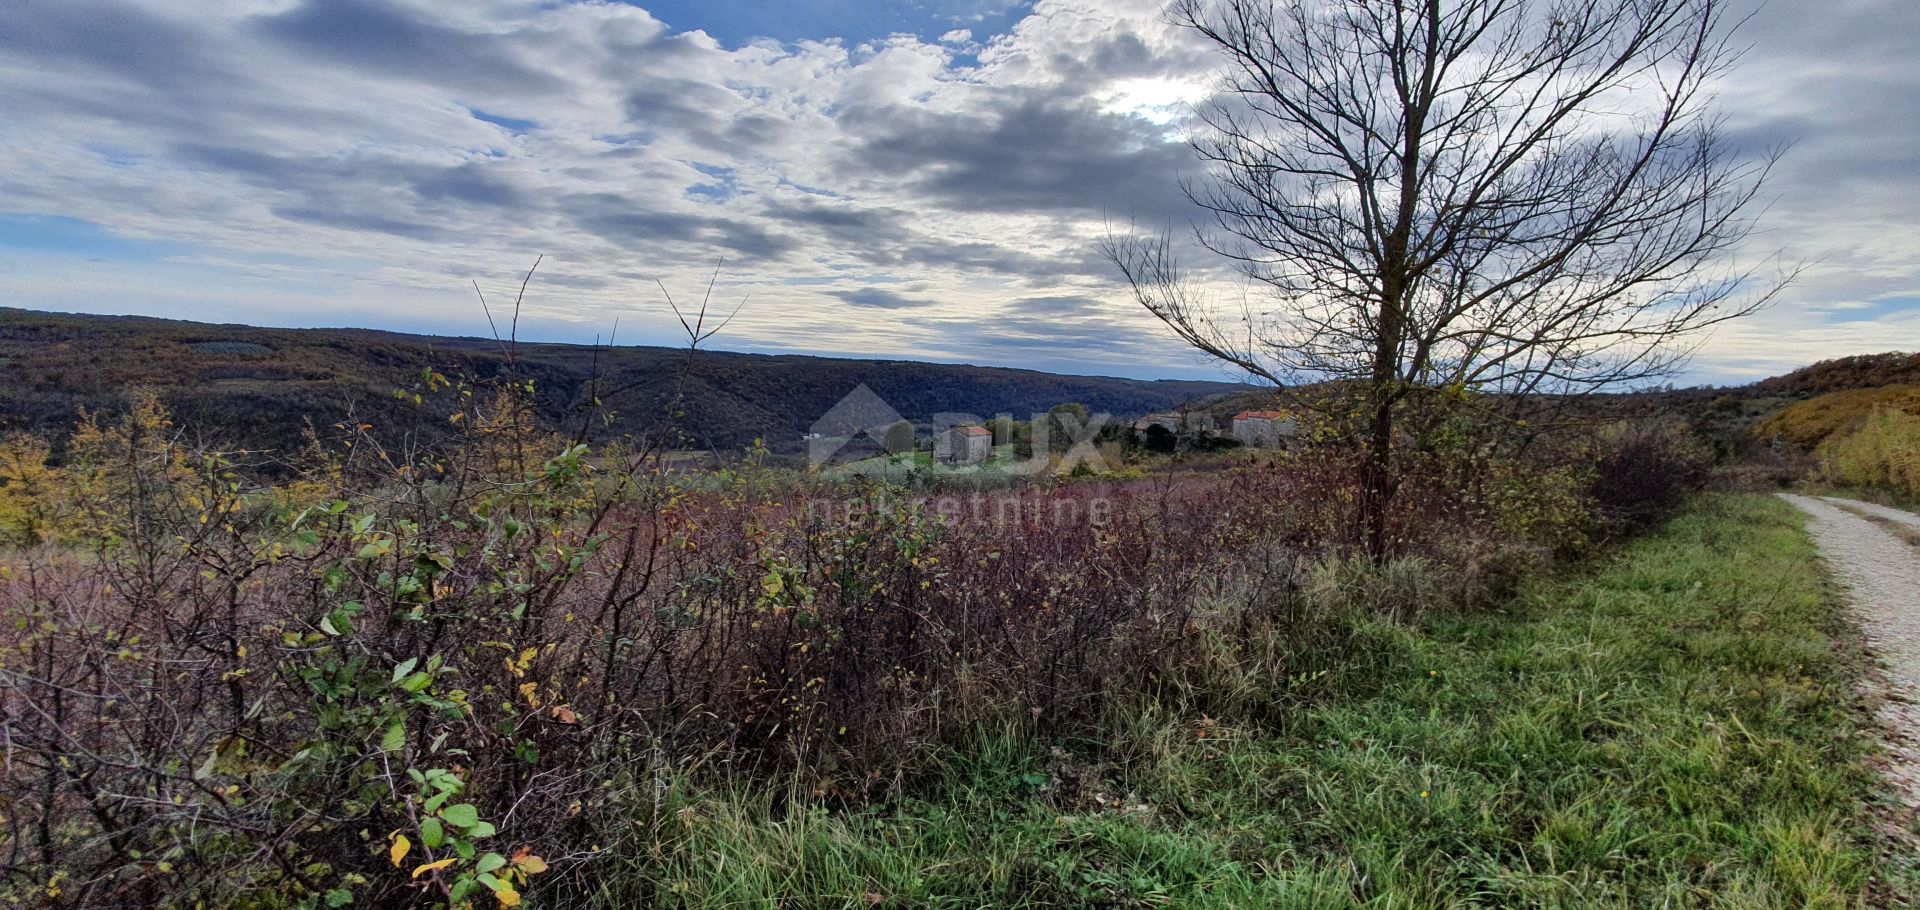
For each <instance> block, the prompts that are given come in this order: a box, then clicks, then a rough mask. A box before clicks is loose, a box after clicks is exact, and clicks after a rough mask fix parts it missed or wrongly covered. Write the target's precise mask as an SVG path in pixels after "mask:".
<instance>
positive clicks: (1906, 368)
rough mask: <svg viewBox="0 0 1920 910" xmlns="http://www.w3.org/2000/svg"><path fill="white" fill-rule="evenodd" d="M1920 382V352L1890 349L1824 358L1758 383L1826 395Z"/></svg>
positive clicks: (1768, 389)
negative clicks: (1885, 351)
mask: <svg viewBox="0 0 1920 910" xmlns="http://www.w3.org/2000/svg"><path fill="white" fill-rule="evenodd" d="M1894 385H1920V354H1907V353H1902V352H1899V351H1889V352H1887V353H1885V354H1859V355H1856V356H1853V357H1841V358H1837V359H1834V360H1822V361H1820V362H1819V363H1816V364H1814V365H1812V366H1807V367H1801V368H1800V369H1797V370H1794V371H1793V372H1791V373H1788V374H1786V375H1784V376H1775V377H1773V378H1772V379H1762V380H1760V381H1759V382H1756V383H1754V386H1755V387H1757V388H1759V389H1761V390H1763V391H1766V392H1770V393H1772V394H1775V395H1802V396H1804V395H1825V394H1827V393H1828V392H1842V391H1846V390H1848V389H1877V388H1882V387H1884V386H1894Z"/></svg>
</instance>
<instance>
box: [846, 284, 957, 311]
mask: <svg viewBox="0 0 1920 910" xmlns="http://www.w3.org/2000/svg"><path fill="white" fill-rule="evenodd" d="M830 293H831V294H832V296H834V297H837V298H839V299H840V301H841V302H842V303H846V304H850V305H852V306H857V307H869V308H871V309H877V310H905V309H911V308H913V307H922V306H926V305H927V304H928V303H931V302H932V301H928V300H921V299H919V298H917V297H908V296H906V295H905V294H898V293H895V292H893V291H889V290H887V289H885V288H860V289H858V290H852V291H832V292H830Z"/></svg>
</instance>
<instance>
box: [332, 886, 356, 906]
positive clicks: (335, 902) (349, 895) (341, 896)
mask: <svg viewBox="0 0 1920 910" xmlns="http://www.w3.org/2000/svg"><path fill="white" fill-rule="evenodd" d="M351 903H353V892H352V891H348V890H347V889H345V888H335V889H333V890H332V891H329V892H327V906H329V907H345V906H346V905H348V904H351Z"/></svg>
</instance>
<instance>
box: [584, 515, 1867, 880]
mask: <svg viewBox="0 0 1920 910" xmlns="http://www.w3.org/2000/svg"><path fill="white" fill-rule="evenodd" d="M1830 597H1831V591H1830V589H1829V588H1828V587H1827V585H1826V583H1825V582H1824V581H1823V580H1822V576H1821V574H1820V570H1819V568H1818V565H1817V563H1816V562H1815V560H1814V554H1813V551H1812V547H1811V544H1810V542H1809V541H1808V540H1807V539H1806V537H1805V536H1804V535H1803V534H1802V533H1801V531H1800V530H1799V524H1798V520H1797V518H1796V517H1795V514H1794V513H1793V512H1792V510H1791V509H1790V507H1788V506H1786V505H1785V504H1783V503H1781V502H1779V501H1777V500H1775V499H1772V498H1770V497H1760V496H1748V497H1714V498H1708V499H1704V500H1702V501H1701V502H1699V503H1698V504H1696V505H1695V506H1693V507H1691V508H1690V509H1689V510H1687V511H1686V512H1685V513H1684V514H1682V515H1681V516H1680V517H1678V518H1677V519H1675V520H1674V521H1673V522H1672V523H1671V524H1670V525H1668V526H1667V527H1666V528H1665V529H1664V530H1663V531H1662V532H1660V533H1658V534H1656V535H1654V536H1652V537H1650V538H1648V539H1644V540H1641V541H1640V542H1638V543H1636V544H1634V545H1632V546H1629V547H1627V548H1626V549H1624V550H1623V551H1622V552H1620V553H1618V554H1615V555H1614V556H1612V557H1609V558H1608V559H1606V560H1605V561H1603V562H1602V563H1601V564H1600V565H1598V566H1596V567H1593V568H1591V569H1588V570H1586V571H1584V572H1581V573H1579V574H1578V575H1576V576H1574V577H1571V578H1563V579H1558V580H1550V581H1541V582H1538V583H1535V584H1532V585H1530V586H1529V587H1527V588H1526V589H1525V590H1524V592H1523V593H1522V595H1521V596H1520V597H1519V598H1518V599H1517V601H1516V602H1515V603H1514V604H1513V605H1512V607H1511V608H1510V609H1509V610H1508V611H1506V612H1501V613H1492V614H1485V615H1478V616H1472V617H1457V616H1456V617H1446V616H1442V617H1430V618H1429V619H1427V620H1425V621H1423V622H1422V623H1420V624H1419V625H1418V626H1417V627H1413V628H1408V627H1403V626H1393V625H1388V624H1384V623H1381V622H1378V621H1372V620H1364V619H1358V618H1355V619H1349V620H1335V621H1334V622H1332V623H1330V627H1329V628H1328V629H1326V630H1324V631H1322V632H1320V633H1318V634H1316V635H1313V636H1309V637H1308V641H1309V642H1310V643H1309V644H1306V645H1302V644H1300V641H1301V636H1300V634H1299V633H1298V631H1297V630H1295V631H1294V632H1293V633H1292V634H1290V635H1288V636H1286V637H1285V639H1284V640H1285V641H1288V642H1290V644H1287V645H1285V646H1282V645H1280V644H1279V642H1280V641H1281V640H1282V638H1281V637H1279V636H1276V638H1275V639H1274V642H1273V643H1272V646H1271V647H1268V648H1265V649H1263V648H1261V647H1258V646H1255V647H1252V648H1245V649H1241V650H1238V651H1236V652H1234V653H1231V654H1230V653H1228V652H1227V651H1226V650H1225V649H1224V647H1223V649H1222V651H1221V654H1220V656H1219V659H1218V660H1217V661H1215V663H1214V665H1213V666H1211V667H1209V668H1206V669H1205V670H1203V671H1197V672H1196V674H1195V676H1194V678H1191V679H1186V680H1179V681H1172V680H1170V681H1168V682H1167V683H1166V684H1165V686H1163V688H1162V691H1160V692H1159V693H1158V694H1157V695H1156V696H1154V697H1153V698H1151V699H1148V700H1145V701H1143V702H1140V703H1135V704H1132V705H1130V706H1128V707H1127V708H1126V709H1124V710H1121V711H1117V712H1116V713H1115V716H1113V717H1112V718H1111V721H1110V732H1109V734H1108V735H1106V736H1104V737H1103V738H1102V739H1101V741H1099V742H1097V743H1086V742H1056V743H1051V744H1040V743H1037V742H1035V741H1034V740H1032V739H1028V738H1022V737H1014V736H1008V735H998V736H995V735H983V736H982V742H981V745H980V747H979V748H978V749H977V750H975V751H973V752H972V753H971V754H968V755H966V756H964V757H958V758H955V759H954V760H953V761H952V762H951V764H950V765H949V766H948V767H947V769H946V773H945V776H944V778H943V779H942V780H940V781H938V782H936V783H935V784H934V785H933V786H931V787H908V788H905V789H906V791H907V792H910V793H914V794H917V795H914V796H910V797H907V796H903V797H897V798H895V799H893V800H891V801H887V802H885V803H884V804H881V805H877V806H868V807H865V808H860V809H856V810H831V809H827V808H822V807H820V806H819V801H818V800H814V799H807V798H795V797H796V794H788V793H768V792H765V791H764V790H756V789H753V788H750V787H746V786H744V785H743V787H742V788H741V789H740V790H738V791H735V792H730V793H722V792H715V791H714V790H712V789H691V788H686V787H683V786H681V785H679V784H676V783H675V782H673V781H658V780H656V781H633V782H628V783H629V784H630V785H631V786H628V787H624V788H617V789H625V790H626V791H627V792H630V793H645V794H647V796H646V797H645V805H644V806H642V807H640V810H639V811H636V813H635V814H636V821H635V824H634V826H633V829H632V838H631V840H630V841H629V842H625V843H613V844H607V845H604V846H605V849H606V854H605V855H610V856H612V857H619V858H618V859H609V860H607V861H606V862H604V863H596V864H589V866H592V867H596V868H594V870H593V873H592V875H591V878H590V879H588V878H586V877H583V878H581V879H579V880H576V881H575V882H574V883H573V887H577V888H580V889H581V890H583V891H585V892H587V893H588V894H592V895H595V896H597V897H598V898H599V899H600V901H601V902H603V903H605V904H606V905H610V906H611V905H658V906H686V907H712V908H718V907H785V908H839V907H875V906H878V907H953V908H961V907H1147V906H1169V907H1219V908H1229V907H1236V908H1244V907H1282V908H1284V907H1300V908H1308V907H1312V908H1328V907H1346V906H1367V907H1406V908H1415V907H1440V906H1485V907H1514V906H1529V907H1655V906H1659V907H1850V906H1857V905H1860V904H1861V902H1862V901H1863V895H1864V894H1865V893H1866V892H1867V891H1868V889H1869V888H1870V881H1871V879H1872V877H1873V875H1874V871H1875V870H1874V858H1873V857H1874V850H1873V845H1872V843H1871V841H1870V836H1869V834H1868V833H1867V828H1866V825H1865V822H1864V821H1863V815H1864V811H1865V810H1864V804H1865V801H1866V800H1867V798H1868V796H1867V794H1868V790H1869V777H1868V772H1867V771H1866V769H1865V768H1866V766H1865V759H1866V749H1867V747H1866V745H1865V744H1864V740H1863V738H1862V737H1861V736H1860V735H1859V733H1860V730H1859V726H1860V724H1861V721H1860V719H1859V716H1858V715H1857V713H1856V712H1855V711H1854V710H1853V705H1854V703H1855V695H1854V694H1853V688H1852V684H1851V677H1852V667H1853V658H1852V657H1850V656H1849V653H1848V650H1847V648H1846V647H1845V646H1844V644H1843V642H1844V641H1845V629H1844V628H1843V627H1841V626H1839V625H1838V620H1837V618H1836V613H1835V611H1834V609H1833V607H1832V605H1831V600H1830ZM798 796H801V797H804V796H805V795H804V794H801V795H798ZM550 884H555V885H562V883H560V882H552V883H550ZM562 888H563V889H566V888H567V886H566V885H562Z"/></svg>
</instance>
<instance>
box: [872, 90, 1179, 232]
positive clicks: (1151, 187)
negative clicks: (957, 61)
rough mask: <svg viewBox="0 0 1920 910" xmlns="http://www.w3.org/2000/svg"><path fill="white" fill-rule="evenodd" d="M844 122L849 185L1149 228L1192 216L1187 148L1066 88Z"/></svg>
mask: <svg viewBox="0 0 1920 910" xmlns="http://www.w3.org/2000/svg"><path fill="white" fill-rule="evenodd" d="M845 120H846V123H847V126H848V127H849V128H850V129H851V130H853V131H854V132H855V134H856V135H860V136H862V137H863V138H862V141H861V142H860V143H859V144H858V145H857V146H856V147H855V148H854V149H853V150H852V152H850V153H849V155H848V156H847V159H846V161H845V163H844V164H843V168H842V169H843V173H845V174H846V175H847V176H848V177H849V178H850V179H851V178H855V177H858V176H863V175H867V174H879V175H884V176H888V177H893V178H898V179H901V180H903V181H905V183H906V185H907V186H908V187H910V188H912V189H913V190H914V191H915V192H917V193H920V194H923V195H925V196H926V197H928V198H931V199H934V200H937V201H939V203H940V204H941V205H943V206H945V207H948V208H952V209H957V210H961V211H972V212H1031V213H1044V214H1059V215H1076V216H1086V215H1098V214H1101V213H1113V214H1115V215H1116V216H1117V217H1120V218H1128V217H1136V216H1137V217H1139V218H1142V219H1143V220H1148V221H1152V222H1156V223H1157V222H1164V221H1169V220H1176V219H1180V218H1184V217H1186V216H1187V215H1188V214H1191V211H1192V206H1191V205H1190V204H1189V203H1188V202H1187V200H1186V199H1185V198H1184V197H1183V196H1182V195H1181V193H1180V191H1179V187H1178V180H1179V178H1180V176H1181V175H1182V174H1183V173H1186V172H1187V171H1188V170H1189V169H1191V167H1192V166H1193V153H1192V151H1191V150H1190V149H1188V148H1187V146H1186V145H1185V144H1183V143H1181V142H1179V141H1178V140H1176V139H1174V138H1173V137H1171V136H1169V135H1168V134H1167V131H1166V129H1165V128H1164V127H1162V126H1160V125H1158V124H1155V123H1153V122H1152V121H1149V120H1147V119H1145V118H1143V117H1138V116H1133V115H1127V114H1118V113H1107V112H1103V111H1101V110H1099V109H1098V108H1097V107H1096V106H1095V105H1094V103H1093V102H1092V101H1091V100H1089V99H1086V98H1084V97H1080V96H1078V95H1077V94H1074V93H1072V92H1070V91H1068V90H1065V89H1062V90H1057V91H1053V92H1048V93H1040V94H1034V93H1029V92H1024V91H1023V92H1007V93H997V94H994V95H992V96H991V97H989V98H987V99H984V100H983V103H982V104H980V105H978V106H975V107H972V108H969V109H967V110H964V111H960V112H955V113H933V112H929V111H925V110H921V109H914V108H897V107H896V108H887V109H883V110H863V111H851V112H849V113H848V114H847V116H846V118H845Z"/></svg>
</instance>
